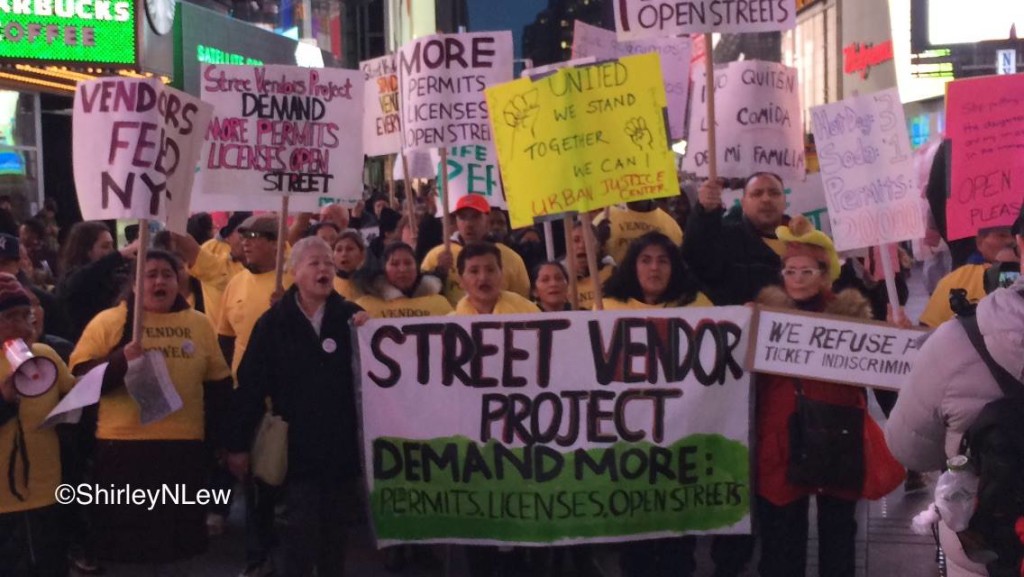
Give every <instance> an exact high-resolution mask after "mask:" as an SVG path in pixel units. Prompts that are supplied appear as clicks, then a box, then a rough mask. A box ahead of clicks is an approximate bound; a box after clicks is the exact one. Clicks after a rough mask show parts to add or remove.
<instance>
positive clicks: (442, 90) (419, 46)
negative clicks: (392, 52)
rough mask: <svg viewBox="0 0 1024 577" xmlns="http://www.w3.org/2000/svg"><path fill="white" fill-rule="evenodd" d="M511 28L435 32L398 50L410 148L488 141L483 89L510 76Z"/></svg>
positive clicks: (406, 140) (404, 126)
mask: <svg viewBox="0 0 1024 577" xmlns="http://www.w3.org/2000/svg"><path fill="white" fill-rule="evenodd" d="M512 58H513V52H512V33H511V32H509V31H507V30H506V31H503V32H474V33H470V34H435V35H433V36H424V37H423V38H417V39H415V40H412V41H410V42H408V43H406V44H405V45H404V46H402V48H401V50H399V51H398V59H397V60H398V79H399V86H400V89H401V91H402V96H401V101H402V134H403V138H404V145H405V147H406V148H408V149H423V148H436V147H440V146H456V145H460V144H486V143H487V142H490V141H491V140H492V138H491V124H490V120H489V118H490V117H489V114H488V110H487V101H486V100H485V99H484V89H485V88H486V87H488V86H491V85H493V84H501V83H503V82H508V81H509V80H512Z"/></svg>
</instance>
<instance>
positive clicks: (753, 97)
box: [683, 60, 807, 182]
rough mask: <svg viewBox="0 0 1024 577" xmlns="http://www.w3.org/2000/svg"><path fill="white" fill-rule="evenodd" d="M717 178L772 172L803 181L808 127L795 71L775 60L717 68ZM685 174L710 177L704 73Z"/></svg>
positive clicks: (697, 87) (692, 120) (697, 93)
mask: <svg viewBox="0 0 1024 577" xmlns="http://www.w3.org/2000/svg"><path fill="white" fill-rule="evenodd" d="M715 99H716V100H715V101H714V102H715V118H716V119H717V122H716V123H715V125H716V127H717V130H716V142H715V149H716V154H715V158H716V159H717V161H718V162H717V176H719V177H725V178H746V177H748V176H750V175H751V174H753V173H755V172H762V171H766V172H772V173H775V174H778V175H779V176H781V177H782V179H783V182H786V181H790V180H803V179H804V177H805V174H806V170H807V168H806V163H805V160H804V136H803V135H804V129H803V120H802V115H801V109H800V93H799V86H798V80H797V71H796V69H795V68H790V67H788V66H783V65H782V64H777V63H774V62H760V61H756V60H746V61H741V62H730V63H729V64H728V66H726V67H724V68H719V69H717V70H715ZM692 100H693V102H692V104H691V106H690V123H689V127H690V128H689V134H688V136H687V144H686V156H685V157H684V158H683V170H684V171H686V172H690V173H693V174H696V175H697V176H699V177H703V178H707V177H708V176H709V175H710V165H711V158H710V156H709V154H708V136H709V128H710V123H709V122H708V113H707V106H706V105H707V103H708V102H709V101H708V92H707V90H706V75H700V76H699V79H698V80H697V81H696V82H694V86H693V99H692Z"/></svg>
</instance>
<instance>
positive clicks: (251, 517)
mask: <svg viewBox="0 0 1024 577" xmlns="http://www.w3.org/2000/svg"><path fill="white" fill-rule="evenodd" d="M277 224H278V221H277V217H276V216H274V215H260V216H251V217H249V218H247V219H245V221H244V222H242V224H240V225H239V226H238V233H239V234H240V235H241V236H242V253H243V254H244V256H245V270H244V271H242V272H240V273H238V274H237V275H235V277H234V278H232V279H231V281H230V282H229V283H228V285H227V287H225V289H224V298H223V300H222V301H221V314H220V320H219V322H218V324H217V334H218V340H219V341H220V346H221V350H223V351H224V358H226V359H227V360H228V362H229V363H230V364H231V372H232V374H233V375H235V378H236V380H237V378H238V367H239V365H240V364H241V362H242V357H243V356H244V354H245V349H246V347H247V346H248V344H249V338H250V337H251V336H252V330H253V327H255V326H256V321H257V320H259V318H260V317H261V316H263V313H265V312H267V311H268V310H269V309H270V306H271V304H272V299H273V297H274V289H275V287H274V282H275V280H276V279H275V276H276V268H277V231H278V226H277ZM282 283H283V285H284V288H285V289H288V288H289V287H291V285H292V275H291V274H289V273H287V272H286V273H285V275H284V277H283V278H282ZM245 498H246V516H247V517H246V525H247V535H246V541H247V542H246V568H245V571H244V572H243V575H250V574H252V575H256V574H263V573H260V572H261V571H269V570H270V569H269V568H270V567H271V560H270V549H271V546H272V543H273V539H274V504H275V502H276V498H277V493H276V491H275V490H274V488H273V487H270V486H269V485H266V484H264V483H262V482H260V481H258V480H252V481H251V482H250V483H247V484H246V488H245Z"/></svg>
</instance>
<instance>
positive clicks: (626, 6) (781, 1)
mask: <svg viewBox="0 0 1024 577" xmlns="http://www.w3.org/2000/svg"><path fill="white" fill-rule="evenodd" d="M612 4H613V5H614V6H615V29H616V30H617V31H618V34H619V38H622V39H627V40H628V39H634V38H649V37H653V36H676V35H678V34H689V33H693V32H720V33H738V32H773V31H777V30H789V29H791V28H793V27H794V26H796V2H795V0H738V1H733V0H693V1H691V2H681V1H680V0H614V2H612Z"/></svg>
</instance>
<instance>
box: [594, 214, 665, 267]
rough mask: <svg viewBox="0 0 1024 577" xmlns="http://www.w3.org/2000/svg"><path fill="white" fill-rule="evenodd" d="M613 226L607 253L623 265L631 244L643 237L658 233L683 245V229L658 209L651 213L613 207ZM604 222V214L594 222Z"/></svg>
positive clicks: (606, 249) (606, 246)
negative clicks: (653, 232) (652, 232)
mask: <svg viewBox="0 0 1024 577" xmlns="http://www.w3.org/2000/svg"><path fill="white" fill-rule="evenodd" d="M608 214H609V220H610V225H611V236H610V237H608V241H607V242H606V243H605V244H604V250H605V253H606V254H608V255H609V256H610V257H612V258H613V259H615V262H616V263H621V262H622V259H623V258H625V257H626V251H628V250H629V244H630V243H631V242H633V241H634V240H636V239H638V238H640V237H641V236H643V235H645V234H647V233H649V232H651V231H658V232H660V233H661V234H664V235H665V236H667V237H668V238H669V239H671V240H672V242H673V243H675V244H676V246H682V244H683V229H681V228H679V224H678V223H677V222H676V221H675V220H674V219H673V218H672V217H671V216H669V214H668V213H667V212H665V211H664V210H661V209H660V208H656V209H654V210H652V211H650V212H639V211H636V210H629V209H628V208H619V207H615V206H613V207H612V208H611V209H609V211H608ZM603 221H604V214H601V215H600V216H598V217H597V218H596V219H595V220H594V224H600V223H601V222H603Z"/></svg>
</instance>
